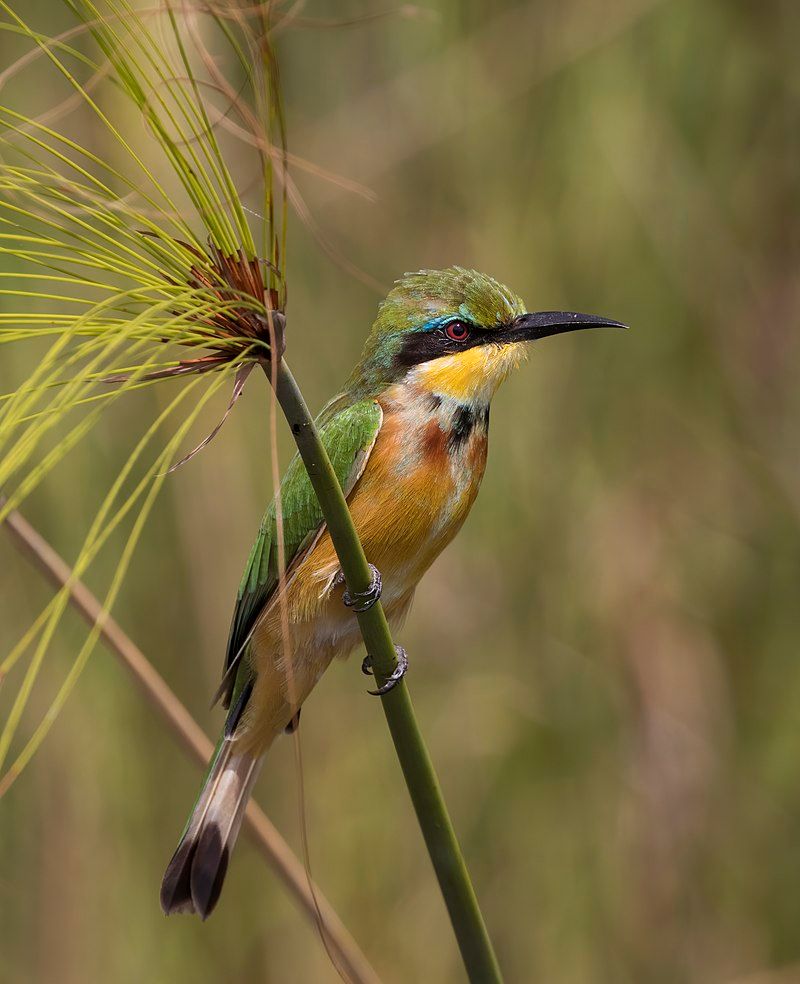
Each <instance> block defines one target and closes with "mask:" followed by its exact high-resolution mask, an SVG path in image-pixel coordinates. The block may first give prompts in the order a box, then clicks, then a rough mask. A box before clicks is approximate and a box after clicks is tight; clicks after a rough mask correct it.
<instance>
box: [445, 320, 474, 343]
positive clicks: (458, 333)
mask: <svg viewBox="0 0 800 984" xmlns="http://www.w3.org/2000/svg"><path fill="white" fill-rule="evenodd" d="M445 333H446V335H447V337H448V338H452V339H453V341H454V342H463V341H464V339H465V338H466V337H467V335H469V327H468V326H467V325H465V324H464V322H463V321H451V322H449V323H448V325H447V327H446V328H445Z"/></svg>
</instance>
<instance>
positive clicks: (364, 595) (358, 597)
mask: <svg viewBox="0 0 800 984" xmlns="http://www.w3.org/2000/svg"><path fill="white" fill-rule="evenodd" d="M369 569H370V573H371V574H372V581H371V582H370V586H369V587H368V588H367V590H366V591H354V592H353V593H352V594H350V592H349V591H345V592H344V594H343V595H342V601H343V602H344V603H345V605H346V606H347V607H348V608H352V609H353V611H354V612H355V614H356V615H360V614H361V613H362V612H366V611H369V609H370V608H372V606H373V605H374V604H375V602H376V601H377V600H378V599H379V598H380V596H381V591H382V590H383V578H382V577H381V572H380V571H379V570H378V568H377V567H376V566H375V565H374V564H370V565H369ZM343 582H344V574H343V573H342V572H341V571H339V573H338V574H337V575H336V578H335V579H334V582H333V583H334V584H335V585H336V584H342V583H343Z"/></svg>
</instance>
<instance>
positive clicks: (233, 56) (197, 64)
mask: <svg viewBox="0 0 800 984" xmlns="http://www.w3.org/2000/svg"><path fill="white" fill-rule="evenodd" d="M274 6H275V5H274V4H270V3H265V4H261V5H250V4H247V5H245V4H237V3H236V2H225V3H213V2H202V0H180V2H174V3H172V2H169V0H168V2H164V3H160V4H155V5H152V6H142V7H134V6H132V5H131V4H129V3H127V2H125V0H106V2H100V3H93V2H91V0H65V10H66V12H67V13H68V14H69V16H70V18H71V24H70V26H68V27H67V28H66V29H65V30H64V31H62V32H61V33H60V34H58V35H57V36H54V37H49V36H47V35H46V34H45V33H42V32H41V31H39V30H37V28H36V27H35V26H33V25H32V24H29V23H28V22H27V21H26V20H25V19H24V17H25V16H27V14H25V15H23V11H24V10H25V5H24V4H22V3H17V4H9V3H6V2H4V0H0V17H1V18H2V22H1V23H0V30H2V31H3V32H4V42H5V43H6V44H7V46H8V48H9V49H10V50H13V51H14V52H15V53H16V54H17V57H16V59H15V60H14V61H13V62H12V63H11V64H10V66H9V67H8V68H6V69H5V70H4V71H3V72H2V73H0V359H3V353H4V352H5V353H6V354H9V353H12V352H13V356H14V358H13V359H3V363H2V364H3V365H4V367H9V368H8V371H4V373H3V384H4V386H5V388H6V391H5V392H2V393H0V491H1V492H2V493H3V495H4V499H3V500H2V501H0V521H1V520H2V518H3V517H4V516H5V515H7V514H8V512H9V510H11V509H13V508H16V507H17V506H19V505H20V503H21V502H23V501H24V499H25V498H26V496H27V495H29V494H30V493H31V492H32V491H33V490H34V489H35V488H36V487H37V486H38V485H39V484H40V483H41V482H42V481H43V480H44V479H45V478H46V477H48V476H51V474H52V480H53V481H58V475H57V473H54V470H55V469H56V468H57V466H58V465H59V464H60V463H62V462H63V460H64V459H65V457H66V456H67V455H69V453H70V452H71V451H72V450H73V449H74V448H75V447H76V445H77V444H78V443H79V442H80V441H81V440H82V439H83V438H84V437H85V436H86V435H87V433H89V431H90V430H91V429H92V427H93V426H94V425H95V424H96V423H97V421H98V420H99V419H100V417H101V416H102V415H103V414H105V413H106V412H107V411H109V410H111V409H112V408H113V407H114V405H115V404H117V402H118V401H120V400H123V399H124V398H125V397H126V395H128V394H130V393H131V392H132V391H134V390H137V389H140V388H142V387H144V386H152V385H156V384H158V383H159V381H160V380H164V379H168V378H173V379H175V380H176V381H175V382H173V383H172V384H170V385H171V387H172V388H171V390H170V392H169V394H168V400H167V402H166V403H165V404H163V403H162V409H161V410H160V411H159V412H158V414H157V416H155V419H151V420H144V421H142V426H141V434H140V436H139V438H138V440H136V441H135V442H134V444H133V446H132V447H131V449H130V453H129V454H128V457H127V459H126V460H125V462H124V466H123V467H122V469H121V471H120V472H119V474H118V475H117V477H116V478H115V480H114V481H113V482H112V484H111V486H110V487H109V488H108V490H107V493H106V494H105V497H104V499H103V501H102V504H101V506H100V508H99V510H98V512H97V514H96V516H95V518H94V521H93V522H92V524H91V526H90V528H89V529H88V530H87V531H86V532H85V536H84V538H83V544H82V547H81V549H80V550H79V551H78V553H77V556H76V557H75V558H74V567H75V574H76V576H82V575H84V574H85V572H86V571H87V569H88V568H89V567H90V566H91V565H92V564H93V562H94V561H95V558H96V557H97V556H98V554H99V553H100V552H101V550H102V549H103V547H104V545H105V544H106V543H107V542H108V540H109V538H110V537H111V536H112V535H113V534H115V532H116V531H118V530H125V531H126V533H127V536H126V539H125V546H124V549H123V550H122V553H121V554H120V556H119V557H118V558H117V559H116V563H115V565H114V572H113V575H112V576H111V577H110V581H109V584H108V585H107V591H106V596H105V603H106V605H107V606H110V605H111V604H112V603H113V601H114V598H115V597H116V595H117V593H118V591H119V588H120V585H121V583H122V580H123V578H124V576H125V572H126V570H127V567H128V563H129V560H130V556H131V553H132V551H133V549H134V547H135V544H136V542H137V540H138V538H139V536H140V533H141V531H142V528H143V525H144V522H145V519H146V517H147V515H148V513H149V511H150V509H151V507H152V504H153V501H154V498H155V496H156V494H157V492H158V490H159V488H160V487H161V485H162V484H163V482H164V480H165V476H166V474H167V473H168V470H169V467H170V464H171V463H173V462H174V460H175V458H176V457H177V454H178V452H179V450H180V449H181V447H182V445H183V442H184V441H185V440H186V437H187V434H188V432H189V430H190V429H191V427H192V424H193V423H194V421H195V419H196V418H197V415H198V414H199V413H200V411H201V410H202V408H203V407H204V406H205V404H206V403H207V402H208V401H209V400H210V399H211V397H212V396H213V395H214V394H215V393H216V392H217V390H219V389H220V388H222V387H226V388H228V389H229V390H230V388H231V387H233V392H234V396H233V398H232V401H231V402H233V400H234V399H235V398H236V396H238V394H239V393H240V392H241V388H242V385H243V382H244V379H245V378H246V373H247V366H248V364H252V363H253V362H254V361H255V360H259V359H260V360H263V359H268V358H269V357H270V353H271V351H272V349H273V348H274V347H275V346H281V347H282V344H283V339H282V326H283V318H282V314H281V312H282V309H283V306H284V303H285V280H284V269H283V257H284V255H285V228H286V205H285V203H286V199H287V194H288V193H289V192H288V190H287V189H289V188H290V185H289V183H288V178H287V175H286V161H287V156H286V151H285V140H284V132H283V118H282V110H281V103H280V98H279V92H278V75H277V68H276V64H275V60H274V57H273V53H272V47H271V28H272V24H273V21H274V19H275V17H276V11H275V10H274V9H273V7H274ZM275 189H277V191H275ZM12 347H13V348H12ZM12 363H13V367H12ZM9 372H10V373H12V376H11V377H9V375H8V373H9ZM14 373H15V375H14ZM181 377H188V378H186V379H182V378H181ZM204 443H205V442H204ZM87 480H88V477H87ZM66 600H67V597H66V592H65V591H62V592H60V593H59V594H58V595H57V596H56V597H55V598H54V599H53V600H52V601H51V602H50V604H49V605H48V606H47V607H46V608H45V610H44V611H43V612H42V613H41V615H40V616H39V618H38V619H36V621H35V622H34V624H33V625H32V626H31V628H30V629H29V631H28V632H27V633H26V634H25V635H24V637H23V638H22V639H20V640H19V642H18V644H17V645H16V646H15V647H14V648H13V649H12V651H11V652H10V653H8V654H7V655H6V656H5V658H4V659H3V661H2V663H0V680H3V679H4V678H5V677H6V676H7V675H8V674H9V673H10V672H11V671H12V670H15V669H16V672H18V673H21V683H20V686H19V689H18V690H17V691H16V694H15V697H14V699H13V700H12V702H11V708H10V712H9V714H8V717H7V719H6V722H5V725H4V727H3V729H2V732H1V733H0V767H2V765H3V763H4V762H5V760H6V758H7V756H8V753H9V751H10V750H11V748H12V745H13V742H14V738H15V735H16V732H17V730H18V726H19V724H20V722H21V721H22V719H23V712H24V711H25V708H26V706H27V704H28V699H29V697H30V695H31V693H32V691H33V688H34V685H35V684H36V681H37V678H38V675H39V671H40V668H41V666H42V664H43V661H44V659H45V656H46V654H47V652H48V648H49V645H50V642H51V640H52V638H53V634H54V632H55V630H56V627H57V625H58V622H59V620H60V618H61V615H62V613H63V611H64V608H65V605H66ZM96 635H97V632H96V631H94V632H92V633H90V635H89V636H88V637H87V639H86V641H85V643H84V645H83V647H82V649H81V651H80V652H79V654H78V656H77V658H76V659H75V662H74V663H73V665H72V667H71V669H70V671H69V673H68V674H67V676H66V678H65V679H64V681H63V683H62V685H61V687H60V689H59V690H58V693H57V696H56V698H55V700H54V701H53V703H52V704H51V706H50V708H49V710H48V711H47V712H46V714H45V715H44V717H43V718H42V719H41V721H40V722H39V723H38V725H36V726H35V727H34V730H33V735H32V737H31V738H30V739H29V740H28V742H27V743H26V744H25V745H24V747H23V748H22V749H21V751H20V752H19V753H18V755H17V757H16V759H15V760H14V762H13V764H12V765H11V766H10V768H8V769H7V771H6V773H5V779H4V780H2V781H0V789H2V788H5V787H7V785H8V784H9V782H10V781H12V780H13V778H14V777H15V776H16V775H17V774H18V772H19V770H20V769H21V768H22V766H23V765H24V764H25V762H27V761H28V759H29V758H30V756H31V755H32V754H33V752H34V751H35V749H36V748H37V747H38V744H39V742H40V741H41V739H42V737H43V736H44V734H45V733H46V731H47V729H48V728H49V726H50V724H51V723H52V720H53V718H54V716H55V714H56V713H57V712H58V710H59V709H60V707H61V705H62V704H63V702H64V700H65V699H66V696H67V695H68V693H69V691H70V689H71V687H72V685H73V683H74V681H75V679H76V678H77V675H78V673H79V672H80V670H81V668H82V667H83V665H84V664H85V661H86V659H87V658H88V655H89V653H90V651H91V648H92V645H93V643H94V640H95V637H96ZM25 660H27V662H25ZM18 664H20V665H18ZM22 665H24V670H23V669H22Z"/></svg>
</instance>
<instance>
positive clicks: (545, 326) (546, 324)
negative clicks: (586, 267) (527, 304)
mask: <svg viewBox="0 0 800 984" xmlns="http://www.w3.org/2000/svg"><path fill="white" fill-rule="evenodd" d="M627 327H628V326H627V325H624V324H623V323H622V322H621V321H614V320H613V319H612V318H603V317H600V316H599V315H596V314H578V313H576V312H575V311H535V312H533V313H531V314H522V315H520V316H519V317H518V318H516V319H515V320H514V321H513V322H512V324H511V325H510V326H509V328H508V330H507V332H506V333H505V335H506V338H507V340H508V341H509V342H532V341H536V340H537V339H539V338H547V336H548V335H560V334H561V333H562V332H565V331H580V330H581V329H584V328H627Z"/></svg>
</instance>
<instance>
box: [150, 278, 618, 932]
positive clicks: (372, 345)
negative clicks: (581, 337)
mask: <svg viewBox="0 0 800 984" xmlns="http://www.w3.org/2000/svg"><path fill="white" fill-rule="evenodd" d="M596 327H615V328H624V327H626V326H625V325H623V324H622V323H621V322H618V321H614V320H611V319H609V318H603V317H598V316H596V315H586V314H577V313H573V312H564V311H543V312H534V313H531V312H529V311H528V310H527V308H526V306H525V305H524V304H523V302H522V300H521V299H520V298H519V297H518V296H517V295H516V294H514V293H513V292H512V291H510V290H509V289H508V288H507V287H504V286H503V285H502V284H500V283H499V282H498V281H496V280H494V279H493V278H492V277H489V276H486V275H484V274H481V273H478V272H476V271H474V270H467V269H463V268H461V267H458V266H453V267H449V268H447V269H443V270H421V271H418V272H415V273H409V274H406V275H405V276H403V277H402V278H401V279H400V280H398V281H397V282H396V283H395V285H394V286H393V287H392V289H391V290H390V291H389V293H388V295H387V296H386V298H385V300H384V301H383V302H382V303H381V304H380V305H379V308H378V313H377V317H376V319H375V322H374V324H373V326H372V329H371V331H370V332H369V334H368V336H367V339H366V342H365V345H364V348H363V352H362V354H361V358H360V359H359V361H358V363H357V364H356V366H355V368H354V370H353V372H352V373H351V375H350V377H349V379H348V380H347V382H346V383H345V386H344V388H343V390H342V391H341V392H340V393H339V394H338V395H337V396H335V397H334V398H333V399H332V400H331V401H330V402H329V403H328V404H327V405H326V407H325V408H324V409H323V410H322V412H321V413H320V415H319V416H318V417H317V419H316V426H317V428H318V429H319V434H320V437H321V440H322V442H323V444H324V446H325V448H326V450H327V452H328V455H329V456H330V458H331V462H332V464H333V467H334V470H335V472H336V476H337V478H338V480H339V483H340V485H341V486H342V490H343V492H344V494H345V496H346V499H347V503H348V506H349V509H350V513H351V515H352V518H353V522H354V525H355V528H356V531H357V533H358V535H359V537H360V539H361V543H362V545H363V547H364V552H365V554H366V557H367V559H368V561H369V562H370V567H371V570H372V572H373V581H372V585H371V588H370V591H368V592H364V593H363V595H362V596H353V597H351V596H350V595H349V594H348V593H347V590H346V585H345V584H344V578H343V577H342V575H341V571H340V567H339V562H338V560H337V556H336V552H335V550H334V547H333V544H332V542H331V538H330V536H329V534H328V533H327V532H326V528H325V523H324V521H323V517H322V512H321V509H320V506H319V503H318V501H317V499H316V496H315V494H314V492H313V489H312V487H311V483H310V479H309V477H308V473H307V472H306V470H305V468H304V466H303V464H302V462H301V460H300V458H299V457H295V458H294V459H293V460H292V462H291V463H290V464H289V466H288V469H287V471H286V473H285V475H284V477H283V479H282V481H281V485H280V492H279V495H280V502H281V512H282V523H281V524H280V525H279V523H278V514H277V509H276V504H275V500H273V501H272V503H271V504H270V507H269V508H268V509H267V512H266V514H265V516H264V518H263V520H262V522H261V525H260V527H259V531H258V535H257V538H256V541H255V544H254V546H253V549H252V551H251V553H250V555H249V558H248V561H247V565H246V568H245V572H244V576H243V578H242V581H241V584H240V586H239V590H238V594H237V598H236V604H235V608H234V613H233V618H232V621H231V627H230V632H229V638H228V644H227V651H226V656H225V664H224V672H223V677H222V684H221V685H220V688H219V691H218V693H217V697H218V699H221V701H222V703H223V705H224V706H225V707H226V708H227V709H228V714H227V717H226V720H225V725H224V728H223V732H222V735H221V737H220V740H219V742H218V744H217V746H216V750H215V752H214V755H213V757H212V759H211V764H210V766H209V769H208V772H207V775H206V778H205V782H204V785H203V788H202V791H201V792H200V795H199V797H198V799H197V802H196V803H195V806H194V809H193V811H192V814H191V816H190V818H189V821H188V823H187V825H186V827H185V829H184V832H183V835H182V837H181V840H180V843H179V844H178V847H177V849H176V851H175V853H174V855H173V856H172V859H171V861H170V862H169V865H168V867H167V869H166V872H165V874H164V878H163V881H162V885H161V906H162V909H163V910H164V912H165V913H166V914H170V913H175V912H190V913H196V914H198V915H199V916H200V917H201V918H202V919H205V918H207V917H208V916H209V915H210V913H211V912H212V910H213V909H214V907H215V905H216V904H217V901H218V899H219V896H220V892H221V890H222V884H223V881H224V878H225V874H226V871H227V868H228V861H229V858H230V854H231V851H232V849H233V847H234V844H235V842H236V838H237V834H238V832H239V828H240V826H241V823H242V819H243V814H244V810H245V807H246V805H247V801H248V798H249V796H250V793H251V791H252V788H253V785H254V783H255V780H256V778H257V776H258V774H259V770H260V768H261V764H262V762H263V759H264V756H265V754H266V752H267V750H268V749H269V747H270V745H271V744H272V743H273V741H274V740H275V739H276V738H277V737H278V736H280V735H281V734H282V733H284V732H289V733H291V732H292V731H293V730H294V729H295V728H296V727H297V725H298V722H299V715H300V709H301V707H302V705H303V703H304V701H305V700H306V698H307V697H308V695H309V694H310V692H311V691H312V690H313V688H314V686H315V684H316V683H317V681H318V680H319V679H320V677H321V676H322V674H323V673H324V672H325V670H326V669H327V668H328V666H329V665H330V664H331V662H332V660H333V659H334V657H345V656H347V655H348V654H349V653H350V652H351V651H352V650H353V649H354V648H355V647H356V646H357V645H358V643H359V641H360V638H361V637H360V632H359V628H358V624H357V619H356V618H355V617H354V616H353V611H363V610H364V608H365V607H368V606H369V605H371V604H372V603H374V601H375V600H376V599H377V597H380V599H381V602H382V604H383V606H384V610H385V612H386V616H387V619H388V621H389V624H390V626H391V627H392V628H396V627H397V626H399V625H400V624H401V623H402V621H403V619H404V617H405V616H406V614H407V613H408V610H409V608H410V606H411V602H412V599H413V597H414V592H415V589H416V588H417V585H418V584H419V582H420V579H421V578H422V576H423V574H424V573H425V572H426V571H427V570H428V568H429V567H430V566H431V564H432V563H433V561H434V560H435V559H436V558H437V557H438V555H439V554H440V553H441V551H442V550H443V549H444V548H445V547H446V546H447V545H448V544H449V543H450V541H451V540H452V539H453V537H454V536H455V535H456V533H457V532H458V531H459V529H460V528H461V526H462V524H463V523H464V520H465V519H466V517H467V514H468V513H469V511H470V509H471V508H472V505H473V503H474V502H475V498H476V496H477V494H478V489H479V487H480V484H481V479H482V477H483V474H484V469H485V466H486V456H487V446H488V426H489V408H490V404H491V401H492V397H493V396H494V394H495V392H496V390H497V388H498V387H499V386H500V384H501V383H502V382H503V381H504V380H505V379H506V378H507V377H508V375H509V374H510V373H511V372H512V371H513V370H514V369H516V368H517V367H518V366H519V364H520V363H521V362H522V361H523V360H524V358H525V357H526V355H527V353H528V350H529V348H530V346H531V344H532V343H535V342H537V341H539V340H541V339H543V338H545V337H547V336H550V335H555V334H559V333H561V332H568V331H574V330H577V329H588V328H596ZM279 530H280V531H281V534H282V541H283V543H282V550H279V547H280V546H281V544H280V543H279ZM279 560H280V561H282V562H283V563H284V564H285V575H284V576H283V577H281V575H280V570H279ZM287 623H288V630H289V631H288V647H287V639H286V636H287V632H286V628H287ZM407 665H408V658H407V656H406V654H405V651H404V650H402V649H400V648H398V666H397V669H396V671H395V673H393V674H392V676H391V677H390V678H389V679H388V680H387V681H386V682H385V683H384V685H383V686H382V687H380V688H378V690H376V691H372V692H373V693H377V694H379V693H384V692H386V690H388V689H389V688H390V687H392V686H394V685H395V684H396V682H397V680H398V679H399V678H400V677H401V676H402V674H403V673H404V672H405V670H406V668H407ZM362 668H363V669H364V670H365V672H368V671H369V656H367V658H366V659H365V661H364V665H363V667H362Z"/></svg>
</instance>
